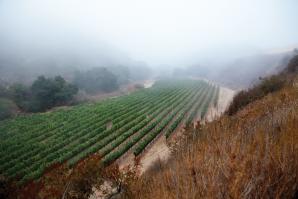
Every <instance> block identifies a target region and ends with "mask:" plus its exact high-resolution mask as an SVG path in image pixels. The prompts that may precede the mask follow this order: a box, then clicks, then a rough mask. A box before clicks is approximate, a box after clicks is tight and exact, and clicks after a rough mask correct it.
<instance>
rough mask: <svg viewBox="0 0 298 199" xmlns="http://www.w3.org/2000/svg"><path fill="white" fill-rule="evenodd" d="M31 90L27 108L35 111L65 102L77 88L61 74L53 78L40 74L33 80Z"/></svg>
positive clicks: (70, 98)
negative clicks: (30, 98) (29, 102)
mask: <svg viewBox="0 0 298 199" xmlns="http://www.w3.org/2000/svg"><path fill="white" fill-rule="evenodd" d="M31 92H32V100H31V104H30V108H29V109H30V110H31V111H33V112H36V111H43V110H46V109H48V108H51V107H53V106H57V105H63V104H66V103H67V102H69V101H70V100H72V98H73V96H74V95H75V94H76V93H77V92H78V88H77V87H76V86H75V85H72V84H69V83H67V82H66V81H65V80H64V79H63V78H62V77H61V76H57V77H55V78H54V79H51V78H45V77H44V76H40V77H38V78H37V80H35V81H34V82H33V84H32V86H31Z"/></svg>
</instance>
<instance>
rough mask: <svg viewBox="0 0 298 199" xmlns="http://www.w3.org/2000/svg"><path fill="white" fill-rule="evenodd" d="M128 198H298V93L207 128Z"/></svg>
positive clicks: (277, 96)
mask: <svg viewBox="0 0 298 199" xmlns="http://www.w3.org/2000/svg"><path fill="white" fill-rule="evenodd" d="M125 197H126V198H138V199H139V198H144V199H146V198H148V199H152V198H179V199H183V198H187V199H190V198H294V197H298V90H297V88H285V89H282V90H281V91H279V92H277V93H274V94H270V95H268V96H266V97H265V98H263V99H261V100H259V101H256V102H254V103H252V104H250V105H249V106H248V107H246V108H245V109H243V110H242V111H240V112H238V113H237V114H236V115H235V116H232V117H222V118H221V119H220V120H218V121H215V122H213V123H210V124H207V125H206V126H205V127H204V128H203V129H201V130H200V131H196V136H195V138H189V140H188V141H187V145H184V147H183V149H181V150H177V152H176V153H175V155H174V157H173V158H172V159H171V160H170V161H169V162H168V163H167V164H164V165H163V164H161V163H160V164H159V169H156V167H155V169H153V170H152V171H150V172H148V173H147V174H145V175H143V177H142V178H140V179H139V180H138V181H135V182H134V183H131V184H130V186H129V189H128V191H127V194H126V196H125Z"/></svg>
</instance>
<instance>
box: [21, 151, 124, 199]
mask: <svg viewBox="0 0 298 199" xmlns="http://www.w3.org/2000/svg"><path fill="white" fill-rule="evenodd" d="M100 161H101V158H100V156H99V155H97V154H94V155H91V156H89V157H87V158H85V159H83V160H81V161H80V162H79V163H78V164H77V165H76V166H75V167H73V168H70V167H68V166H67V164H66V163H65V164H62V165H61V164H60V165H59V164H57V165H53V166H52V167H51V168H48V169H47V171H46V172H45V174H44V175H43V177H42V178H41V179H39V180H37V181H32V182H29V183H27V184H26V185H24V186H23V187H19V188H18V190H17V195H18V198H20V199H27V198H28V199H33V198H37V199H43V198H51V199H55V198H57V199H58V198H59V199H61V198H63V199H70V198H72V199H84V198H89V196H90V195H91V194H92V192H93V190H92V188H93V187H97V186H100V185H101V184H102V183H103V182H104V181H105V179H109V180H110V181H112V182H114V183H115V184H117V183H118V179H120V178H119V176H120V172H119V170H118V167H116V166H115V165H111V166H110V167H107V168H104V167H103V166H102V164H101V163H100Z"/></svg>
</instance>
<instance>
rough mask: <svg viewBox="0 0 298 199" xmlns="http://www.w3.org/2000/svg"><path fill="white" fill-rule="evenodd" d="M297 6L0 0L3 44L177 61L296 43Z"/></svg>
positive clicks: (267, 0) (269, 0)
mask: <svg viewBox="0 0 298 199" xmlns="http://www.w3.org/2000/svg"><path fill="white" fill-rule="evenodd" d="M297 10H298V1H297V0H0V42H1V43H2V44H3V43H5V44H6V45H11V46H13V47H15V46H20V45H21V44H22V45H23V47H24V46H25V48H29V49H30V48H35V50H36V49H42V50H44V51H45V52H55V51H57V50H63V51H72V50H74V49H76V51H78V54H79V55H80V53H81V52H80V49H84V50H82V51H84V52H82V53H88V52H86V49H90V48H85V47H86V46H88V47H89V46H92V48H91V49H94V48H96V49H98V50H99V51H102V52H103V51H104V52H103V53H106V54H109V53H110V54H113V53H114V54H117V56H116V57H121V56H123V57H129V58H130V59H133V60H138V61H144V62H146V63H147V64H149V65H150V66H153V67H159V66H162V65H166V66H181V65H189V64H194V63H200V62H204V61H205V62H208V60H212V59H214V57H215V56H216V57H217V58H218V59H219V60H221V59H228V58H230V59H232V58H235V57H239V56H244V55H247V54H256V53H263V52H266V51H270V50H273V49H279V48H285V47H289V46H298V36H297V35H298V26H297V21H298V12H297ZM74 43H75V44H74ZM13 47H12V48H13ZM47 50H48V51H47ZM118 55H119V56H118ZM111 57H113V56H111ZM115 59H116V58H115Z"/></svg>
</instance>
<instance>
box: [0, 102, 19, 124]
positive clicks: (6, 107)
mask: <svg viewBox="0 0 298 199" xmlns="http://www.w3.org/2000/svg"><path fill="white" fill-rule="evenodd" d="M16 111H17V107H16V105H15V104H14V103H13V101H11V100H8V99H3V98H0V120H3V119H7V118H10V117H12V116H14V115H15V114H16Z"/></svg>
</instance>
